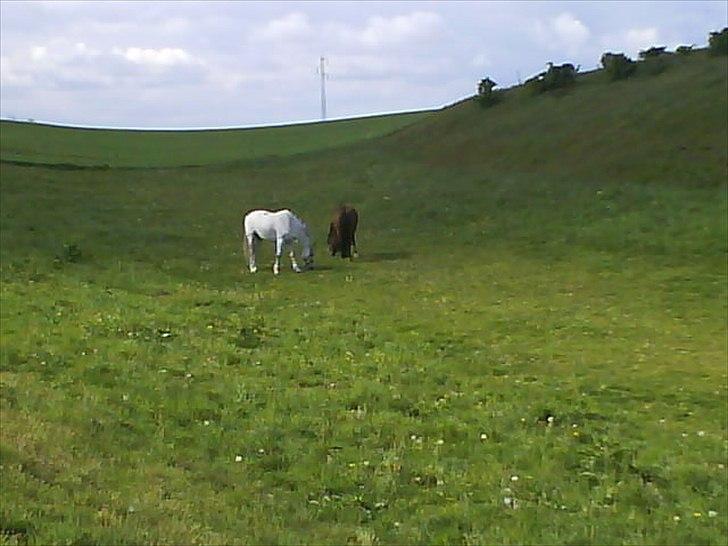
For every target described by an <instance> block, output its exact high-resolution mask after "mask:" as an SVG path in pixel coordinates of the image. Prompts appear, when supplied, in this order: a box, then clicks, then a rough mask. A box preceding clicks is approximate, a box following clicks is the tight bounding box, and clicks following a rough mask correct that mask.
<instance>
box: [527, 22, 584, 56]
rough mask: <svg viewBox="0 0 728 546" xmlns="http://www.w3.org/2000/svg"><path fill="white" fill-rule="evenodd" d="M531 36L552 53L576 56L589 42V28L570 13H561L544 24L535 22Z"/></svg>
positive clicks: (531, 27) (532, 24)
mask: <svg viewBox="0 0 728 546" xmlns="http://www.w3.org/2000/svg"><path fill="white" fill-rule="evenodd" d="M530 30H531V34H532V35H533V36H534V38H535V39H536V41H537V42H538V43H539V44H540V45H541V46H542V47H545V48H547V49H549V50H550V51H563V52H565V53H566V54H568V55H576V54H578V53H579V51H580V50H581V49H582V48H583V47H584V45H585V44H586V43H587V41H588V40H589V37H590V35H591V32H590V31H589V28H588V27H587V26H586V25H585V24H584V23H582V22H581V21H580V20H579V19H577V18H576V17H574V16H573V15H571V14H570V13H566V12H565V13H561V14H559V15H558V16H556V17H553V18H551V19H549V20H548V21H546V22H544V21H541V20H536V21H533V22H532V23H531V25H530Z"/></svg>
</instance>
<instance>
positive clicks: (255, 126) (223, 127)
mask: <svg viewBox="0 0 728 546" xmlns="http://www.w3.org/2000/svg"><path fill="white" fill-rule="evenodd" d="M472 96H473V94H470V95H467V96H465V97H462V98H460V99H457V100H455V101H452V102H448V103H446V104H444V105H442V106H433V107H429V108H414V109H409V110H394V111H389V112H374V113H370V114H362V115H354V116H339V117H335V118H328V119H309V120H300V121H283V122H277V123H258V124H249V125H216V126H215V125H213V126H205V127H123V126H112V125H84V124H74V123H63V122H57V121H47V120H40V119H34V118H24V119H19V118H12V117H5V116H0V121H8V122H13V123H26V124H28V125H46V126H50V127H61V128H66V129H89V130H116V131H225V130H243V129H265V128H276V127H288V126H291V125H312V124H316V123H334V122H337V121H347V120H355V119H365V118H373V117H380V116H395V115H404V114H417V113H423V112H435V111H437V110H442V109H443V108H447V107H449V106H452V105H454V104H457V103H459V102H461V101H463V100H466V99H469V98H470V97H472Z"/></svg>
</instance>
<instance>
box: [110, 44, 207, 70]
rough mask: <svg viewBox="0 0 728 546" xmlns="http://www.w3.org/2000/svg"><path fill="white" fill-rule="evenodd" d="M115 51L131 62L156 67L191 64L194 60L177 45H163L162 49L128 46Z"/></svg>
mask: <svg viewBox="0 0 728 546" xmlns="http://www.w3.org/2000/svg"><path fill="white" fill-rule="evenodd" d="M114 53H115V54H117V55H121V56H122V57H124V59H126V60H127V61H129V62H132V63H135V64H141V65H147V66H154V67H168V66H175V65H184V64H191V63H192V62H193V61H194V59H193V58H192V56H191V55H190V54H189V53H187V52H186V51H185V50H184V49H180V48H177V47H163V48H160V49H144V48H141V47H127V48H126V49H124V50H122V49H118V48H117V49H116V50H115V51H114Z"/></svg>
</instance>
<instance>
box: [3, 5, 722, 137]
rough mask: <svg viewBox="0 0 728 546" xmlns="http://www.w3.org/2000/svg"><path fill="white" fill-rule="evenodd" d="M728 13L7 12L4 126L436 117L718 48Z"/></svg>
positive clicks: (474, 9)
mask: <svg viewBox="0 0 728 546" xmlns="http://www.w3.org/2000/svg"><path fill="white" fill-rule="evenodd" d="M725 26H728V3H726V1H725V0H719V1H703V2H696V1H688V2H664V1H662V2H626V1H619V2H555V1H553V2H474V1H469V2H454V1H447V2H332V1H327V2H212V1H204V2H191V1H187V2H169V1H165V2H141V1H135V2H111V1H103V2H91V1H81V2H60V1H57V0H53V1H49V2H20V1H9V0H2V1H0V116H2V117H6V118H7V117H14V118H21V119H26V118H33V119H36V120H45V121H54V122H59V123H70V124H86V125H105V126H117V127H118V126H126V127H200V126H239V125H252V124H267V123H281V122H286V121H301V120H311V119H318V118H319V117H320V108H321V106H320V94H319V93H320V83H319V76H318V74H317V66H318V61H319V57H320V56H322V55H324V56H325V57H326V58H327V60H328V63H327V66H326V70H327V71H328V72H329V74H330V77H329V79H328V81H327V82H326V86H327V98H328V114H329V117H332V118H333V117H348V116H354V115H362V114H369V113H375V112H391V111H400V110H410V109H423V108H430V107H438V106H442V105H444V104H448V103H450V102H454V101H456V100H458V99H460V98H462V97H465V96H468V95H471V94H473V93H474V92H475V88H476V85H477V81H478V80H479V79H480V78H482V77H485V76H486V75H487V76H490V77H491V78H492V79H494V80H495V81H496V82H498V83H499V84H501V86H504V87H507V86H510V85H513V84H514V83H516V82H517V81H518V78H519V77H520V78H522V79H525V78H526V77H528V76H531V75H533V74H535V73H536V72H539V71H540V70H542V69H543V67H544V65H545V63H546V62H547V61H553V62H556V63H559V62H565V61H570V62H573V63H574V64H580V65H581V67H582V70H585V69H589V68H594V67H596V65H597V64H598V62H599V57H600V55H601V54H602V53H603V52H604V51H615V52H616V51H621V52H625V53H627V54H628V55H630V56H633V57H636V55H637V53H638V51H639V50H640V49H644V48H646V47H649V46H653V45H664V46H667V47H668V48H674V47H676V46H677V45H680V44H697V45H699V46H703V45H705V44H706V43H707V36H708V32H709V31H711V30H718V29H720V28H723V27H725Z"/></svg>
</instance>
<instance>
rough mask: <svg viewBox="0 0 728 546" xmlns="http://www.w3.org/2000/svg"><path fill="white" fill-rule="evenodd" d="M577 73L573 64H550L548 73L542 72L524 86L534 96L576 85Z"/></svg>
mask: <svg viewBox="0 0 728 546" xmlns="http://www.w3.org/2000/svg"><path fill="white" fill-rule="evenodd" d="M576 72H577V68H575V67H574V65H573V64H571V63H565V64H562V65H558V66H557V65H554V63H552V62H549V63H548V70H546V72H541V73H540V74H537V75H536V76H534V77H533V78H530V79H528V80H526V82H525V83H524V86H525V87H526V89H528V90H529V91H531V92H532V93H534V94H539V93H545V92H546V91H551V90H552V89H560V88H564V87H569V86H571V85H573V84H574V83H576Z"/></svg>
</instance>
